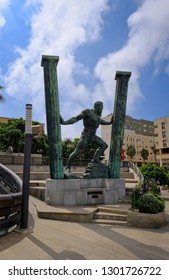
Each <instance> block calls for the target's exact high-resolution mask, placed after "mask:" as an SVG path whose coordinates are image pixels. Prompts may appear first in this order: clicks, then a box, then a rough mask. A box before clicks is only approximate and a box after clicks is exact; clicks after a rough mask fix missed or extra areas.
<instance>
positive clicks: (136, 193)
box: [131, 179, 160, 207]
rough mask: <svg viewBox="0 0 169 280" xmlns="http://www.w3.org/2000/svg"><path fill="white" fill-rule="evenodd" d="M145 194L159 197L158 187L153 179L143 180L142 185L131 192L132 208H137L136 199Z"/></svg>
mask: <svg viewBox="0 0 169 280" xmlns="http://www.w3.org/2000/svg"><path fill="white" fill-rule="evenodd" d="M147 192H151V193H153V194H154V195H160V187H159V185H158V184H157V183H156V181H155V180H154V179H150V180H149V179H147V180H145V181H144V183H143V184H142V185H139V186H138V187H136V188H135V189H134V190H133V192H132V194H131V204H132V207H137V201H138V199H139V198H140V197H141V196H142V195H143V194H144V193H147Z"/></svg>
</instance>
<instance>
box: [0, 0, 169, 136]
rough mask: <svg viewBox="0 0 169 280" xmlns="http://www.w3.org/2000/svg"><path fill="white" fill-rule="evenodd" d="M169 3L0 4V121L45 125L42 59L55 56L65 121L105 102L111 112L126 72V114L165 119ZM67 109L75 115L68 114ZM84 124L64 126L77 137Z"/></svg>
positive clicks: (6, 0) (17, 0)
mask: <svg viewBox="0 0 169 280" xmlns="http://www.w3.org/2000/svg"><path fill="white" fill-rule="evenodd" d="M168 18H169V0H163V1H161V0H109V1H108V0H85V1H79V0H69V1H68V0H27V1H26V0H25V1H24V0H0V40H1V49H0V85H2V86H4V87H5V91H4V96H5V99H6V101H5V103H1V104H0V116H3V117H14V118H18V117H23V118H25V105H26V103H31V104H32V105H33V120H37V121H40V122H44V123H46V112H45V100H44V82H43V68H42V67H41V57H42V55H57V56H59V58H60V59H59V64H58V67H57V73H58V87H59V99H60V112H61V114H62V116H63V118H64V119H68V118H69V117H72V116H74V115H77V114H78V113H79V112H81V111H82V110H83V109H84V108H92V107H93V103H94V102H95V101H97V100H101V101H103V102H104V110H103V116H106V115H107V114H109V113H111V112H112V111H113V107H114V95H115V85H116V84H115V83H116V81H115V80H114V77H115V73H116V71H130V72H132V76H131V78H130V80H129V87H128V98H127V114H128V115H131V116H133V117H135V118H143V119H148V120H155V119H157V118H160V117H164V116H168V115H169V95H168V89H169V28H168ZM72 108H73V110H72ZM81 130H82V123H81V122H79V123H77V124H74V125H70V126H69V129H68V127H67V126H66V127H64V126H62V137H63V138H65V137H71V138H74V137H79V136H80V132H81Z"/></svg>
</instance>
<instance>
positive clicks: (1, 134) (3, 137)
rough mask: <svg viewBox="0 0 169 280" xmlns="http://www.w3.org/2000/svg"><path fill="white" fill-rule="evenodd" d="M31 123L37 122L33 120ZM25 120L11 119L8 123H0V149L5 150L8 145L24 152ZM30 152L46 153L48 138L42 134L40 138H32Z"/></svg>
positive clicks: (16, 150)
mask: <svg viewBox="0 0 169 280" xmlns="http://www.w3.org/2000/svg"><path fill="white" fill-rule="evenodd" d="M32 123H33V124H39V123H38V122H35V121H33V122H32ZM24 134H25V120H23V118H19V119H11V120H10V121H9V122H8V123H1V124H0V151H2V152H5V151H6V150H7V149H8V147H9V146H12V147H13V151H14V152H21V153H23V152H24ZM32 153H41V154H42V155H44V156H47V155H48V139H47V135H46V134H44V135H43V137H42V138H39V139H34V138H32Z"/></svg>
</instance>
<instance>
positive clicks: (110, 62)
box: [95, 0, 169, 113]
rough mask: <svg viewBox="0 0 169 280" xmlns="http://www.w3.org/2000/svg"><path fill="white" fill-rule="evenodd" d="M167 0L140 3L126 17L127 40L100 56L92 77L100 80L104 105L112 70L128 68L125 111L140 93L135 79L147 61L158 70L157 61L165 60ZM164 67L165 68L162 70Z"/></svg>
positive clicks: (168, 45)
mask: <svg viewBox="0 0 169 280" xmlns="http://www.w3.org/2000/svg"><path fill="white" fill-rule="evenodd" d="M168 18H169V1H168V0H164V1H160V0H145V1H143V4H142V5H141V6H140V7H139V8H138V9H137V11H136V12H134V13H133V14H132V15H131V16H130V17H129V18H128V26H129V28H130V32H129V36H128V40H127V42H126V43H125V45H124V46H123V47H122V48H121V49H120V50H119V51H117V52H113V53H110V54H108V55H107V56H106V57H104V58H102V59H101V60H100V61H99V62H98V64H97V66H96V68H95V73H96V76H97V77H98V78H99V79H100V81H101V82H100V86H101V87H102V90H103V94H104V96H105V102H106V100H107V102H106V107H109V105H108V102H109V101H108V100H110V98H111V94H112V89H113V88H114V86H115V85H114V83H113V81H112V75H113V73H115V71H116V70H122V71H131V72H132V76H131V79H130V81H129V91H128V113H132V112H133V111H134V107H135V105H136V104H137V102H139V101H140V98H142V97H143V93H142V92H141V90H140V86H139V78H140V74H141V71H143V70H144V66H146V65H147V64H148V63H149V62H153V63H154V71H155V72H156V73H158V71H159V67H160V63H161V62H162V61H163V60H164V59H167V60H168V59H169V28H168ZM167 70H168V68H167V69H166V71H167ZM155 72H154V73H155Z"/></svg>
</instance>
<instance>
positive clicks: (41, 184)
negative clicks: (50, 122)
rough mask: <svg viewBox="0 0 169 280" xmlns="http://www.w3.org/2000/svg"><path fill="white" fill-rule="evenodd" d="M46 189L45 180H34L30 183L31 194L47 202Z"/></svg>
mask: <svg viewBox="0 0 169 280" xmlns="http://www.w3.org/2000/svg"><path fill="white" fill-rule="evenodd" d="M45 189H46V181H45V180H41V181H40V180H33V181H30V183H29V194H30V195H32V196H33V197H36V198H38V199H40V200H42V201H45Z"/></svg>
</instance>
